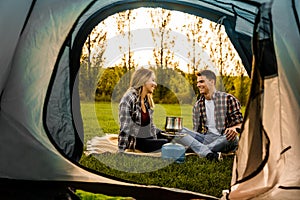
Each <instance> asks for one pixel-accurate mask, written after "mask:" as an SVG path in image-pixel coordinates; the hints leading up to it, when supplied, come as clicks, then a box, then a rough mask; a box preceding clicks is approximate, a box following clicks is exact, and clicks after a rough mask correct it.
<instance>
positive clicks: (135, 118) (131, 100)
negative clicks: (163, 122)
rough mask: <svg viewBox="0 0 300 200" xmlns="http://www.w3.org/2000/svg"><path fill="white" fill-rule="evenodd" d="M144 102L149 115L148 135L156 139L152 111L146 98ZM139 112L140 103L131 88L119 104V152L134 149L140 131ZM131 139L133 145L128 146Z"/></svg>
mask: <svg viewBox="0 0 300 200" xmlns="http://www.w3.org/2000/svg"><path fill="white" fill-rule="evenodd" d="M144 101H145V106H146V108H147V109H148V111H149V115H150V124H149V126H148V127H149V134H150V136H153V138H154V139H156V138H157V136H156V127H155V126H154V124H153V110H152V109H150V106H149V103H148V100H147V98H145V99H144ZM141 110H142V109H141V102H140V100H139V99H138V94H137V92H136V90H135V89H133V88H132V89H130V90H128V91H127V92H126V93H125V95H124V96H123V97H122V99H121V101H120V104H119V122H120V133H119V138H118V146H119V151H121V152H122V151H124V150H125V149H126V148H129V146H131V145H132V147H133V148H134V146H135V142H134V141H135V138H136V136H137V135H138V133H139V131H140V129H141ZM143 128H144V127H143ZM131 139H132V140H133V144H130V142H132V141H131Z"/></svg>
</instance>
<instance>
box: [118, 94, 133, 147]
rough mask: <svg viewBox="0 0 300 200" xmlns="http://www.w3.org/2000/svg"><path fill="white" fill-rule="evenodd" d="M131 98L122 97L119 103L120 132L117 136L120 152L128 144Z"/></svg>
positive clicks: (130, 122)
mask: <svg viewBox="0 0 300 200" xmlns="http://www.w3.org/2000/svg"><path fill="white" fill-rule="evenodd" d="M131 104H133V101H132V99H130V98H123V99H122V100H121V102H120V104H119V122H120V133H119V137H118V147H119V151H120V152H122V151H124V150H125V149H126V147H127V145H128V142H129V141H128V138H129V134H130V130H131V127H132V126H133V123H134V122H133V121H132V118H131V115H132V106H131Z"/></svg>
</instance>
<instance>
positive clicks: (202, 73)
mask: <svg viewBox="0 0 300 200" xmlns="http://www.w3.org/2000/svg"><path fill="white" fill-rule="evenodd" d="M196 75H197V76H205V77H206V78H207V79H208V80H214V81H215V82H216V79H217V77H216V74H215V73H214V72H213V71H211V70H208V69H205V70H202V71H199V72H197V73H196Z"/></svg>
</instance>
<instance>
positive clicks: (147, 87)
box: [143, 74, 157, 94]
mask: <svg viewBox="0 0 300 200" xmlns="http://www.w3.org/2000/svg"><path fill="white" fill-rule="evenodd" d="M156 86H157V84H156V82H155V75H154V74H152V75H151V77H150V78H149V79H148V81H146V83H145V84H144V86H143V90H144V91H145V92H146V93H147V94H148V93H153V91H154V89H155V87H156Z"/></svg>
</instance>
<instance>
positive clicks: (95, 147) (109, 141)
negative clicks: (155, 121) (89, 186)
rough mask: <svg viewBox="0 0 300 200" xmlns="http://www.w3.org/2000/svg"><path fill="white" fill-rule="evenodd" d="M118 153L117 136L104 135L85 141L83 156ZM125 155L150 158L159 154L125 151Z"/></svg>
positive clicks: (159, 153) (159, 154)
mask: <svg viewBox="0 0 300 200" xmlns="http://www.w3.org/2000/svg"><path fill="white" fill-rule="evenodd" d="M117 152H118V135H117V134H106V135H105V136H102V137H99V136H96V137H93V138H92V139H90V140H88V141H87V147H86V151H85V152H84V153H85V155H90V154H102V153H117ZM124 153H126V154H135V155H140V156H152V157H160V156H161V152H160V151H159V152H151V153H144V152H141V151H139V150H135V151H133V150H131V149H126V150H125V152H124Z"/></svg>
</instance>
